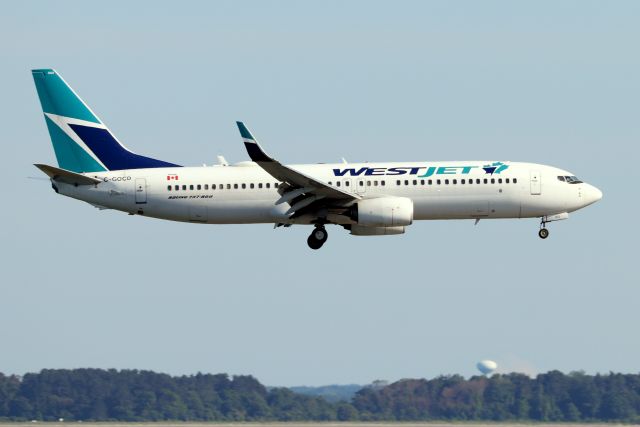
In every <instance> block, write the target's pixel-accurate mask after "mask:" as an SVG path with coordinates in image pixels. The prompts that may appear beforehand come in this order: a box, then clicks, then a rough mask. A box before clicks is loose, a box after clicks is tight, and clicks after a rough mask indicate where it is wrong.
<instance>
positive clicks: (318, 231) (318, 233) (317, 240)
mask: <svg viewBox="0 0 640 427" xmlns="http://www.w3.org/2000/svg"><path fill="white" fill-rule="evenodd" d="M328 237H329V234H328V233H327V230H326V229H325V228H324V225H316V228H315V229H314V230H313V232H312V233H311V235H309V237H308V238H307V244H308V245H309V247H310V248H311V249H320V248H321V247H322V245H324V242H326V241H327V238H328Z"/></svg>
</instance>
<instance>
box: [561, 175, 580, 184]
mask: <svg viewBox="0 0 640 427" xmlns="http://www.w3.org/2000/svg"><path fill="white" fill-rule="evenodd" d="M564 179H565V180H566V181H567V182H568V183H569V184H582V181H580V180H579V179H578V177H577V176H565V177H564Z"/></svg>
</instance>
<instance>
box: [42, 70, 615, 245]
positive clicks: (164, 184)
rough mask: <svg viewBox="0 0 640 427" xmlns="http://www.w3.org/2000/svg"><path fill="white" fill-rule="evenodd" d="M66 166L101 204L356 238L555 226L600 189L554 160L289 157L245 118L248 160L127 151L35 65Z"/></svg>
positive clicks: (318, 239)
mask: <svg viewBox="0 0 640 427" xmlns="http://www.w3.org/2000/svg"><path fill="white" fill-rule="evenodd" d="M32 73H33V78H34V81H35V85H36V89H37V91H38V96H39V98H40V103H41V104H42V109H43V111H44V116H45V121H46V123H47V128H48V130H49V134H50V136H51V141H52V143H53V148H54V151H55V154H56V158H57V160H58V166H57V167H54V166H48V165H44V164H36V166H37V167H38V168H39V169H41V170H42V171H43V172H44V173H45V174H47V175H48V176H49V177H50V180H51V184H52V186H53V189H54V190H55V191H56V192H57V193H59V194H62V195H65V196H68V197H72V198H75V199H79V200H83V201H85V202H88V203H90V204H92V205H94V206H96V207H98V208H101V209H117V210H120V211H123V212H127V213H129V214H131V215H144V216H149V217H153V218H160V219H167V220H172V221H184V222H194V223H201V224H254V223H271V224H276V225H278V226H285V227H288V226H290V225H292V224H312V225H313V226H314V231H313V232H312V233H311V235H310V236H309V238H308V239H307V243H308V244H309V246H310V247H311V248H313V249H318V248H320V247H321V246H322V245H323V244H324V243H325V242H326V240H327V231H326V228H325V226H326V225H327V224H337V225H340V226H342V227H344V228H345V229H347V230H349V231H350V232H351V234H352V235H355V236H383V235H391V234H402V233H404V232H405V227H407V226H409V225H411V224H412V223H413V221H415V220H430V219H475V220H476V221H479V220H480V219H484V218H540V219H541V221H540V229H539V232H538V233H539V236H540V237H541V238H543V239H545V238H547V237H548V235H549V231H548V230H547V228H546V224H547V223H549V222H551V221H557V220H562V219H566V218H568V216H569V213H570V212H573V211H576V210H578V209H581V208H583V207H585V206H588V205H590V204H592V203H594V202H596V201H598V200H600V198H601V197H602V193H601V192H600V190H598V189H597V188H596V187H594V186H592V185H589V184H586V183H584V182H582V181H581V180H579V179H578V178H576V176H575V175H574V174H572V173H570V172H567V171H565V170H562V169H558V168H555V167H551V166H545V165H540V164H533V163H516V162H506V161H464V162H460V161H453V162H402V163H353V164H352V163H346V162H343V163H338V164H307V165H290V166H288V165H283V164H281V163H280V162H278V161H277V160H275V159H274V158H272V157H270V156H269V155H267V154H266V153H265V152H264V151H263V149H262V148H261V147H260V145H259V144H258V142H257V141H256V139H255V138H254V137H253V135H252V134H251V133H250V132H249V130H248V129H247V128H246V127H245V126H244V124H243V123H241V122H238V123H237V124H238V128H239V130H240V135H241V136H242V139H243V141H244V144H245V147H246V149H247V152H248V154H249V157H250V158H251V161H246V162H241V163H238V164H235V165H232V166H230V165H228V164H227V163H226V161H224V160H222V161H220V162H219V163H220V164H218V165H215V166H209V167H204V166H203V167H182V166H180V165H177V164H174V163H169V162H165V161H161V160H156V159H153V158H150V157H146V156H141V155H138V154H135V153H133V152H131V151H129V150H128V149H126V148H125V147H124V146H123V145H122V144H121V143H120V142H119V141H118V140H117V139H116V137H115V136H114V135H113V134H112V133H111V132H110V131H109V129H108V128H107V127H106V126H105V125H104V124H103V123H102V121H100V119H99V118H98V117H97V116H96V115H95V114H94V113H93V111H92V110H91V109H90V108H89V107H88V106H87V105H86V104H85V103H84V102H83V101H82V100H81V99H80V97H78V95H76V93H75V92H74V91H73V89H71V87H69V85H68V84H67V83H66V82H65V81H64V80H63V79H62V77H61V76H60V75H59V74H58V73H57V72H56V71H54V70H52V69H38V70H33V71H32Z"/></svg>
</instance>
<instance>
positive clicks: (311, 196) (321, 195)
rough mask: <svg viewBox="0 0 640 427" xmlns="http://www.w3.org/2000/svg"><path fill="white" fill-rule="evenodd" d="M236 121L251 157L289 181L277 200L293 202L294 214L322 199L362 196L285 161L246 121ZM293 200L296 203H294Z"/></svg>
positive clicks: (282, 179)
mask: <svg viewBox="0 0 640 427" xmlns="http://www.w3.org/2000/svg"><path fill="white" fill-rule="evenodd" d="M236 124H237V125H238V129H239V130H240V135H241V136H242V139H243V141H244V146H245V147H246V149H247V153H248V154H249V157H250V158H251V160H253V161H254V162H256V163H257V164H258V165H259V166H260V167H261V168H262V169H264V170H265V171H267V173H269V175H271V176H272V177H274V178H275V179H277V180H279V181H282V182H284V183H286V184H288V185H287V188H285V189H284V190H285V191H284V192H282V191H281V192H280V194H281V195H282V197H281V198H280V199H279V200H278V201H277V202H276V204H280V203H284V202H287V203H289V204H290V205H291V209H289V211H288V214H294V213H295V212H298V211H299V210H301V209H303V208H305V207H307V206H309V205H310V204H311V203H313V202H315V201H317V200H320V199H329V200H334V201H345V202H346V201H351V200H356V199H360V197H359V196H358V195H356V194H353V193H349V192H346V191H343V190H341V189H339V188H337V187H334V186H332V185H329V184H327V183H326V182H322V181H320V180H318V179H316V178H313V177H310V176H308V175H306V174H304V173H302V172H299V171H297V170H295V169H292V168H290V167H288V166H285V165H283V164H282V163H280V162H279V161H277V160H276V159H274V158H273V157H270V156H269V155H268V154H267V153H265V151H264V150H263V149H262V147H260V144H258V141H257V140H256V139H255V138H254V137H253V135H251V132H249V129H247V127H246V126H245V125H244V123H242V122H236ZM292 201H293V203H290V202H292Z"/></svg>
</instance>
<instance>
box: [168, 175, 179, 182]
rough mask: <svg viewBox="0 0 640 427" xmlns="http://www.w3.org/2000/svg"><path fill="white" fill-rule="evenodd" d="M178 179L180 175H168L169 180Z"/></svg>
mask: <svg viewBox="0 0 640 427" xmlns="http://www.w3.org/2000/svg"><path fill="white" fill-rule="evenodd" d="M177 180H178V175H175V174H170V175H167V181H177Z"/></svg>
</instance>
